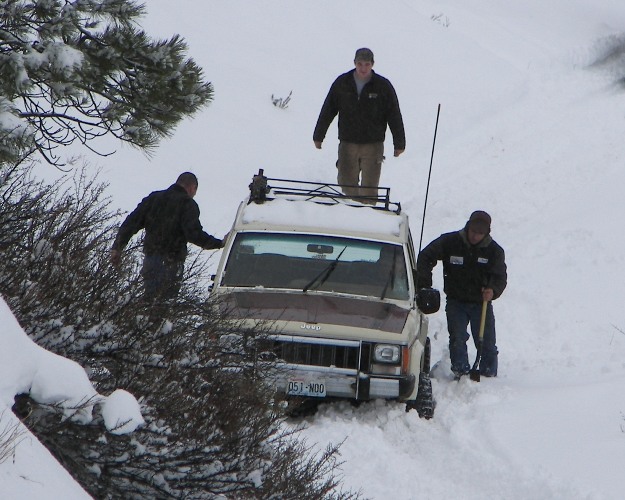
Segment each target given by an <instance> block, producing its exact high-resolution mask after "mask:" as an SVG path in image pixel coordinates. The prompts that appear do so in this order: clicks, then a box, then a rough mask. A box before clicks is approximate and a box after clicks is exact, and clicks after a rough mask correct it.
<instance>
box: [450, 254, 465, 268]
mask: <svg viewBox="0 0 625 500" xmlns="http://www.w3.org/2000/svg"><path fill="white" fill-rule="evenodd" d="M449 263H450V264H456V265H458V266H461V265H462V264H464V257H463V256H462V255H451V256H450V257H449Z"/></svg>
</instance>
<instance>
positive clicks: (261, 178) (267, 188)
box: [249, 168, 401, 214]
mask: <svg viewBox="0 0 625 500" xmlns="http://www.w3.org/2000/svg"><path fill="white" fill-rule="evenodd" d="M270 182H271V183H270ZM344 186H345V185H342V184H330V183H327V182H310V181H298V180H293V179H277V178H271V177H265V175H264V169H262V168H261V169H259V170H258V174H256V175H254V177H253V178H252V182H251V183H250V185H249V188H250V199H249V202H250V203H251V202H254V203H263V202H265V201H268V200H273V199H275V198H278V197H285V198H289V197H301V198H302V199H304V200H307V201H313V202H315V203H323V204H326V205H335V204H338V203H344V204H347V205H352V206H358V207H362V206H365V205H362V204H361V203H358V202H368V203H370V202H372V201H374V202H375V203H376V204H378V203H381V204H382V205H381V206H377V205H367V206H368V207H369V208H373V209H376V210H388V211H393V212H395V213H398V214H399V213H400V212H401V204H400V203H399V202H393V201H391V200H390V195H391V188H389V187H378V196H347V195H346V194H344V193H343V191H342V189H341V188H342V187H344ZM346 187H357V186H346ZM380 193H381V194H380ZM354 202H356V203H354Z"/></svg>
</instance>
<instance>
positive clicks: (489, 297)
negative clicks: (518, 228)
mask: <svg viewBox="0 0 625 500" xmlns="http://www.w3.org/2000/svg"><path fill="white" fill-rule="evenodd" d="M490 229H491V217H490V215H488V214H487V213H486V212H484V211H483V210H476V211H475V212H473V213H472V214H471V216H470V217H469V220H468V221H467V223H466V224H465V226H464V228H463V229H461V230H460V231H454V232H451V233H446V234H443V235H441V236H439V237H438V238H437V239H435V240H434V241H432V242H431V243H430V244H429V245H427V246H426V247H425V248H424V249H423V250H422V251H421V252H420V253H419V257H418V259H417V288H418V289H419V290H420V289H421V288H430V287H431V286H432V270H433V269H434V266H436V263H437V262H438V261H439V260H440V261H442V262H443V280H444V291H445V294H446V296H447V304H446V307H445V312H446V314H447V329H448V331H449V355H450V357H451V370H452V371H453V372H454V375H455V376H456V377H457V378H459V377H461V376H462V375H465V374H468V373H469V371H470V365H469V358H468V354H467V345H466V343H467V340H469V334H468V332H467V326H468V325H469V324H470V325H471V333H472V335H473V341H474V342H475V344H476V346H477V344H478V332H479V326H480V320H481V310H482V304H483V302H486V303H487V309H486V321H485V324H484V338H483V344H482V353H481V362H480V373H481V375H484V376H485V377H495V376H497V364H498V363H497V355H498V350H497V344H496V335H495V316H494V313H493V305H492V301H493V300H495V299H497V298H499V297H500V296H501V294H502V293H503V291H504V289H505V288H506V284H507V269H506V262H505V253H504V250H503V248H501V247H500V246H499V245H498V244H497V242H496V241H495V240H493V238H492V237H491V236H490Z"/></svg>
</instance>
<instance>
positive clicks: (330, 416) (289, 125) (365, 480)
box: [0, 0, 625, 500]
mask: <svg viewBox="0 0 625 500" xmlns="http://www.w3.org/2000/svg"><path fill="white" fill-rule="evenodd" d="M147 8H148V13H149V14H148V17H147V18H146V19H145V22H144V24H143V27H144V28H145V29H146V31H147V32H148V33H150V34H151V35H153V36H161V37H167V36H170V35H172V34H173V33H180V34H182V35H183V36H184V37H185V38H186V40H187V42H188V44H189V46H190V55H191V56H192V57H193V58H195V59H196V60H197V62H198V63H199V64H200V65H201V66H202V67H203V68H204V70H205V73H206V77H207V79H209V80H210V81H212V82H213V84H214V86H215V101H214V103H213V104H211V105H210V106H209V107H208V108H206V110H205V111H204V112H202V113H201V114H200V115H199V116H198V117H197V118H196V119H195V120H192V121H187V122H185V123H183V124H181V126H180V127H179V128H178V131H177V133H176V134H175V136H174V137H173V138H172V139H170V140H167V141H163V142H162V144H161V146H160V148H159V149H158V150H157V151H156V152H155V154H154V156H153V157H152V158H147V157H145V156H144V155H142V154H141V153H139V152H137V151H134V150H131V149H128V148H127V147H123V146H120V145H118V144H115V143H107V144H106V145H104V146H105V147H107V148H108V149H109V150H110V149H118V152H117V154H115V155H113V156H110V157H107V158H97V157H96V158H94V157H88V158H89V161H90V162H91V163H92V164H93V168H94V169H95V168H96V167H97V166H100V167H102V177H103V178H104V179H106V180H107V181H108V182H110V185H111V189H110V194H111V195H112V196H113V198H114V205H115V206H116V207H119V208H121V209H123V210H131V209H132V208H134V206H135V205H136V203H137V202H138V201H139V200H140V199H141V198H142V197H143V196H145V195H146V194H147V193H148V192H149V191H151V190H154V189H160V188H163V187H166V186H168V185H169V184H170V183H171V182H173V181H174V180H175V178H176V176H177V175H178V173H180V172H181V171H183V170H192V171H194V172H195V173H196V174H197V175H198V177H199V179H200V186H199V191H198V195H197V197H196V200H197V201H198V203H199V205H200V208H201V210H202V216H201V218H202V222H203V224H204V226H205V228H206V229H207V230H208V231H209V232H213V233H214V234H216V235H218V236H220V235H223V234H225V233H226V232H227V231H228V229H229V225H230V224H231V222H232V219H233V217H234V214H235V211H236V208H237V203H238V201H239V200H240V199H241V198H242V197H243V196H244V195H245V194H246V191H247V186H248V184H249V182H250V180H251V177H252V175H253V174H254V173H255V172H257V171H258V169H259V168H264V169H265V173H266V175H268V176H270V177H282V178H302V179H309V180H320V181H329V182H332V181H334V179H335V176H336V169H335V167H334V162H335V160H336V152H337V146H338V141H337V138H336V121H335V122H334V124H333V125H332V127H331V128H330V131H329V132H328V135H327V138H326V140H325V142H324V144H323V149H322V150H321V151H318V150H316V149H315V148H314V146H313V142H312V131H313V128H314V125H315V121H316V119H317V115H318V113H319V109H320V107H321V104H322V102H323V99H324V98H325V95H326V93H327V91H328V89H329V86H330V84H331V83H332V81H333V80H334V78H335V77H336V76H338V75H339V74H340V73H342V72H344V71H347V70H348V69H350V67H352V59H353V54H354V51H355V49H357V48H358V47H361V46H368V47H370V48H371V49H372V50H373V52H374V53H375V59H376V63H375V68H374V69H375V70H376V71H377V72H378V73H380V74H382V75H384V76H386V77H387V78H389V79H390V80H391V82H392V83H393V85H394V86H395V88H396V90H397V93H398V96H399V101H400V105H401V108H402V112H403V117H404V122H405V126H406V134H407V149H406V152H405V153H404V154H403V155H402V156H401V157H399V158H393V157H392V154H388V153H389V152H390V151H391V150H392V143H391V141H390V134H388V135H387V143H386V148H387V155H386V156H387V160H386V161H385V163H384V165H383V169H382V179H381V182H380V183H381V185H385V186H390V187H391V196H392V198H393V199H395V200H398V201H401V204H402V207H403V209H404V210H406V211H407V212H408V214H409V215H410V218H411V223H412V231H413V234H414V235H415V236H416V239H417V240H418V235H419V233H420V230H421V218H422V214H423V205H424V196H425V188H426V181H427V176H428V167H429V162H430V154H431V147H432V139H433V132H434V123H435V119H436V108H437V105H438V104H439V103H440V104H441V115H440V122H439V128H438V138H437V142H436V151H435V154H434V162H433V170H432V179H431V185H430V192H429V200H428V207H427V217H426V221H425V229H424V244H426V243H428V242H429V241H430V240H432V239H433V238H435V237H437V236H438V235H439V234H440V233H442V232H447V231H451V230H454V229H460V228H461V227H462V226H463V224H464V223H465V221H466V219H467V217H468V215H469V214H470V213H471V212H472V211H473V210H475V209H483V210H486V211H488V212H489V213H490V214H491V215H492V216H493V225H492V227H493V229H492V235H493V237H494V239H495V240H497V242H498V243H500V244H501V245H502V246H503V247H504V249H505V250H506V258H507V263H508V271H509V281H508V289H507V290H506V292H505V293H504V295H503V296H502V297H501V298H500V299H498V300H497V301H496V302H495V304H494V307H495V315H496V319H497V332H498V346H499V350H500V357H499V377H498V378H496V379H482V382H481V383H479V384H476V383H473V382H471V381H469V380H462V381H461V382H460V383H455V382H451V381H449V379H448V378H447V377H446V375H447V374H448V373H449V372H448V370H449V367H448V365H449V361H448V351H447V347H446V344H447V332H446V324H445V315H444V311H441V312H439V313H437V314H435V315H433V316H431V319H430V321H431V323H430V328H431V335H430V336H431V339H432V345H433V361H438V360H442V362H441V367H442V369H441V370H440V371H439V372H438V373H439V374H438V375H437V378H435V379H433V390H434V394H435V398H436V399H437V403H438V405H437V408H436V413H435V416H434V418H433V419H432V420H429V421H425V420H420V419H419V418H418V416H417V414H416V413H414V412H412V413H409V414H406V413H405V412H404V408H403V406H402V405H398V404H383V403H378V404H376V403H372V404H366V405H362V406H360V407H359V408H353V407H351V406H350V405H347V404H346V405H333V406H322V407H321V408H320V411H319V413H318V414H317V415H315V416H314V417H307V418H306V419H304V420H303V421H302V420H300V421H291V422H288V425H300V424H304V425H306V426H307V428H306V429H305V430H304V431H303V434H304V436H306V438H307V441H308V442H309V444H312V443H318V446H319V449H320V450H321V449H323V448H325V446H326V444H327V443H328V442H333V443H337V442H341V441H343V440H345V442H344V444H343V446H342V448H341V451H342V457H341V458H342V460H343V461H344V463H343V474H344V479H345V486H346V487H348V488H353V489H361V490H362V493H363V495H364V496H365V497H368V498H373V499H387V498H393V499H396V500H407V499H416V498H428V499H438V498H462V499H482V498H502V499H504V498H505V499H511V500H522V499H523V500H524V499H528V498H532V499H572V498H586V499H593V500H600V499H610V500H611V499H618V498H622V496H623V493H622V492H623V491H625V476H624V475H623V473H622V470H623V467H625V390H624V389H623V387H625V333H624V332H625V318H623V316H622V314H621V311H622V305H621V302H622V300H623V297H625V280H624V277H623V274H625V271H623V270H624V269H625V256H624V254H623V252H622V251H621V249H622V248H623V246H624V243H625V233H624V232H623V231H622V230H621V227H620V219H621V215H622V214H624V213H625V197H624V196H623V194H622V191H623V184H624V181H625V173H624V171H623V163H624V162H625V140H623V138H624V134H625V111H624V107H623V103H624V101H625V29H624V28H623V27H624V26H625V4H624V3H623V2H622V0H594V1H591V0H551V1H548V2H545V1H539V0H528V1H526V2H518V1H514V0H497V1H495V0H484V1H481V2H467V1H461V0H444V1H433V0H426V1H420V2H399V1H391V2H387V3H384V4H382V3H380V2H379V1H378V2H374V1H371V0H362V1H359V2H355V1H353V0H349V1H343V2H335V1H332V0H319V1H315V2H307V3H303V2H292V1H287V0H280V1H278V0H275V1H270V2H249V1H242V0H233V1H230V2H218V1H215V0H210V1H200V0H184V1H181V2H179V3H177V7H176V9H171V2H169V1H166V0H150V2H147ZM291 91H292V97H291V101H290V103H289V106H288V107H287V108H286V109H280V108H278V107H275V106H274V105H273V104H272V101H271V96H272V94H273V95H274V97H277V98H280V97H281V98H285V97H287V96H288V95H289V93H290V92H291ZM50 175H52V174H50ZM435 285H437V286H438V287H440V288H442V275H441V270H440V266H439V267H437V268H436V269H435ZM473 356H474V352H473V351H472V352H471V354H470V358H471V359H473ZM33 467H34V466H33ZM3 470H4V469H3V466H0V473H2V472H3ZM39 480H41V481H47V478H46V477H45V476H44V477H43V478H40V479H39ZM0 496H1V495H0Z"/></svg>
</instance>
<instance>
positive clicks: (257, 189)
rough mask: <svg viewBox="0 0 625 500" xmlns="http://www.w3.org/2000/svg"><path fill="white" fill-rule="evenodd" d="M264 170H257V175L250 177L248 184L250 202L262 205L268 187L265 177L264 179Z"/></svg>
mask: <svg viewBox="0 0 625 500" xmlns="http://www.w3.org/2000/svg"><path fill="white" fill-rule="evenodd" d="M264 172H265V171H264V170H263V169H262V168H261V169H259V170H258V174H257V175H255V176H254V177H252V182H251V184H250V192H251V194H250V202H252V201H253V202H255V203H262V202H264V201H265V200H266V199H267V193H268V192H269V187H268V186H267V177H265V176H264V175H263V174H264Z"/></svg>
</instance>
